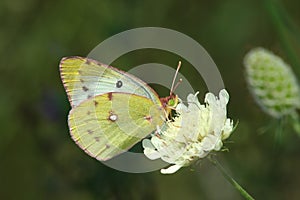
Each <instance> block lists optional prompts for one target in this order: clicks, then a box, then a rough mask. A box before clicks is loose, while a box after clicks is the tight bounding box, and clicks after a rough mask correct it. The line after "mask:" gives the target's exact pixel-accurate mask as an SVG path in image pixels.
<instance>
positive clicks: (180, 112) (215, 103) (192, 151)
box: [143, 89, 233, 174]
mask: <svg viewBox="0 0 300 200" xmlns="http://www.w3.org/2000/svg"><path fill="white" fill-rule="evenodd" d="M197 94H198V93H196V94H195V95H193V94H189V95H188V97H187V102H188V106H186V105H184V104H183V103H182V102H180V103H179V104H178V105H177V107H176V113H177V115H176V116H175V117H174V118H173V120H170V121H167V122H166V124H165V126H164V127H163V128H162V129H161V130H159V131H158V133H157V134H153V135H152V137H151V139H144V140H143V147H144V154H145V155H146V156H147V157H148V158H149V159H152V160H154V159H158V158H161V159H162V160H164V161H165V162H167V163H170V164H171V166H170V167H169V168H167V169H162V170H161V173H163V174H172V173H175V172H176V171H177V170H179V169H180V168H181V167H184V166H188V165H190V164H191V163H192V162H194V161H196V160H198V159H202V158H204V157H206V156H207V155H208V154H209V153H210V152H211V151H219V150H220V149H221V147H222V146H223V143H222V141H223V140H225V139H227V138H228V137H229V136H230V134H231V132H232V130H233V122H232V120H230V119H229V118H227V110H226V105H227V103H228V101H229V95H228V93H227V91H226V90H225V89H223V90H221V91H220V93H219V98H217V97H216V96H215V95H214V94H212V93H207V94H206V96H205V104H200V103H199V101H198V98H197Z"/></svg>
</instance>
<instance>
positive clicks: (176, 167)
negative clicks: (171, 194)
mask: <svg viewBox="0 0 300 200" xmlns="http://www.w3.org/2000/svg"><path fill="white" fill-rule="evenodd" d="M181 167H182V166H180V165H172V166H171V167H169V168H167V169H161V170H160V172H161V173H162V174H174V173H175V172H177V171H178V170H179V169H180V168H181Z"/></svg>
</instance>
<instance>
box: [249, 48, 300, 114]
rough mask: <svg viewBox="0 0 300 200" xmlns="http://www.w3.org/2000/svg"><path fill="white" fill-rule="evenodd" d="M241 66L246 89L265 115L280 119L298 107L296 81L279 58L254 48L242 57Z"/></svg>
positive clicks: (298, 99) (298, 93) (299, 105)
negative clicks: (244, 69) (244, 74)
mask: <svg viewBox="0 0 300 200" xmlns="http://www.w3.org/2000/svg"><path fill="white" fill-rule="evenodd" d="M244 65H245V67H246V79H247V82H248V86H249V89H250V91H251V93H252V95H253V96H254V99H255V101H256V102H257V103H258V105H259V106H260V107H261V108H262V110H264V111H265V112H266V113H267V114H269V115H271V116H273V117H275V118H281V117H282V116H284V115H290V114H292V113H293V112H294V111H295V110H296V109H297V108H300V89H299V85H298V83H297V79H296V77H295V75H294V73H293V71H292V70H291V67H290V66H289V65H288V64H286V63H285V62H284V61H283V60H282V59H281V58H280V57H278V56H276V55H274V54H273V53H272V52H270V51H268V50H266V49H264V48H261V47H258V48H255V49H252V50H251V51H250V52H248V53H247V54H246V56H245V58H244Z"/></svg>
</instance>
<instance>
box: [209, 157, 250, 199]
mask: <svg viewBox="0 0 300 200" xmlns="http://www.w3.org/2000/svg"><path fill="white" fill-rule="evenodd" d="M208 158H209V160H210V162H211V163H212V164H213V165H214V166H215V167H216V168H217V169H218V170H219V171H220V172H221V173H222V175H223V176H224V177H225V178H226V180H227V181H228V182H229V183H230V184H231V185H232V186H233V187H235V189H237V190H238V191H239V192H240V194H241V195H242V196H243V197H244V198H245V199H247V200H254V198H253V197H252V196H251V195H250V194H249V193H248V192H247V191H246V190H245V189H244V188H243V187H242V186H241V185H240V184H238V183H237V182H236V181H235V180H234V179H233V178H232V177H231V176H230V175H229V174H228V173H227V172H226V171H225V169H224V168H223V167H222V166H221V165H220V163H219V162H218V161H217V160H216V159H214V158H213V157H212V156H209V157H208Z"/></svg>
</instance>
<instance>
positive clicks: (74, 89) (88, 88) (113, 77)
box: [60, 57, 160, 107]
mask: <svg viewBox="0 0 300 200" xmlns="http://www.w3.org/2000/svg"><path fill="white" fill-rule="evenodd" d="M60 74H61V77H62V80H63V84H64V86H65V89H66V91H67V94H68V96H69V101H70V103H71V106H72V107H76V106H77V105H79V104H80V103H81V102H83V101H84V100H86V99H89V98H91V97H94V96H96V95H101V94H105V93H109V92H124V93H132V94H136V95H140V96H143V97H147V98H149V99H151V100H152V101H153V102H154V103H155V104H160V100H159V97H158V96H157V94H156V92H155V91H154V90H153V89H152V88H150V87H149V86H148V85H147V84H146V83H145V82H143V81H141V80H140V79H138V78H136V77H134V76H132V75H130V74H128V73H126V72H123V71H120V70H118V69H116V68H113V67H110V66H107V65H104V64H101V63H99V62H97V61H95V60H92V59H88V58H83V57H66V58H63V59H62V60H61V62H60Z"/></svg>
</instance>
